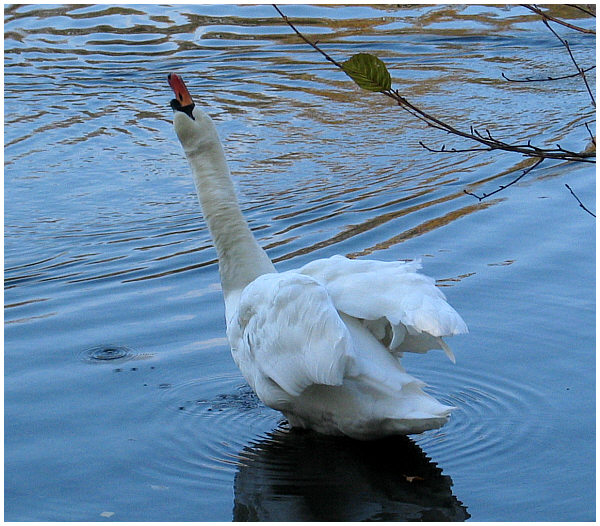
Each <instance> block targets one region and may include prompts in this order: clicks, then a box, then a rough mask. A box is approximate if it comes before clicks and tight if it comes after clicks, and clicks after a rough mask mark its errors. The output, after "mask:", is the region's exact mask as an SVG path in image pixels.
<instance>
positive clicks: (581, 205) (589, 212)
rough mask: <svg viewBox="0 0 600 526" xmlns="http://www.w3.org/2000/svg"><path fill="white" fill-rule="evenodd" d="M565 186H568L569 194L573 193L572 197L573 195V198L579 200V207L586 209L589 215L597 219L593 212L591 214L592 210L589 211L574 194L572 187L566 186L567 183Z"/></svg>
mask: <svg viewBox="0 0 600 526" xmlns="http://www.w3.org/2000/svg"><path fill="white" fill-rule="evenodd" d="M565 186H566V187H567V188H568V189H569V192H571V195H572V196H573V197H574V198H575V199H577V202H578V203H579V206H580V207H581V208H583V209H584V210H585V211H586V212H587V213H588V214H590V215H591V216H594V217H596V214H594V213H593V212H591V211H590V210H588V209H587V208H586V207H585V205H584V204H583V203H582V202H581V200H580V199H579V197H577V196H576V195H575V192H573V190H571V187H570V186H569V185H568V184H566V183H565Z"/></svg>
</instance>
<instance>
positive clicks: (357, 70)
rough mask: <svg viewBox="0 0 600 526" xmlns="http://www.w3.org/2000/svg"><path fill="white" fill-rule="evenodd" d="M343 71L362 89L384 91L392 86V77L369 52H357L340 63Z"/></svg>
mask: <svg viewBox="0 0 600 526" xmlns="http://www.w3.org/2000/svg"><path fill="white" fill-rule="evenodd" d="M342 67H343V68H344V72H345V73H346V75H348V76H349V77H350V78H351V79H352V80H353V81H354V82H356V83H357V84H358V85H359V86H360V87H361V88H362V89H366V90H368V91H386V90H389V89H390V88H391V87H392V77H391V76H390V72H389V71H388V70H387V68H386V67H385V64H384V63H383V62H382V61H381V60H379V59H378V58H377V57H376V56H374V55H370V54H369V53H359V54H358V55H354V56H353V57H350V58H349V59H348V60H346V62H344V63H343V64H342Z"/></svg>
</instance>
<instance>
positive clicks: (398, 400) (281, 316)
mask: <svg viewBox="0 0 600 526" xmlns="http://www.w3.org/2000/svg"><path fill="white" fill-rule="evenodd" d="M168 82H169V85H170V86H171V88H172V90H173V92H174V93H175V98H174V99H173V100H172V101H171V107H172V109H173V126H174V129H175V132H176V135H177V137H178V138H179V141H180V142H181V145H182V147H183V151H184V153H185V156H186V157H187V160H188V163H189V165H190V168H191V171H192V174H193V178H194V182H195V186H196V190H197V193H198V198H199V201H200V206H201V209H202V214H203V216H204V220H205V221H206V223H207V226H208V229H209V231H210V235H211V237H212V239H213V242H214V246H215V248H216V251H217V255H218V260H219V274H220V279H221V287H222V291H223V296H224V301H225V317H226V324H227V338H228V340H229V344H230V346H231V354H232V356H233V360H234V361H235V363H236V365H237V366H238V367H239V369H240V371H241V373H242V375H243V376H244V378H245V379H246V381H247V382H248V384H249V385H250V386H251V387H252V389H253V390H254V392H255V393H256V395H257V396H258V398H260V400H262V401H263V403H265V404H266V405H267V406H269V407H271V408H273V409H276V410H278V411H280V412H282V413H283V415H284V416H285V418H286V419H287V421H288V422H289V424H290V426H291V427H299V428H309V429H312V430H314V431H317V432H319V433H323V434H329V435H346V436H349V437H352V438H355V439H360V440H370V439H375V438H381V437H384V436H388V435H395V434H401V435H405V434H413V433H421V432H423V431H426V430H428V429H435V428H438V427H441V426H442V425H444V424H445V423H446V421H447V420H448V418H449V415H450V412H451V411H452V410H453V409H455V408H454V407H451V406H448V405H444V404H442V403H440V402H438V401H437V400H436V399H435V398H433V397H432V396H430V395H429V394H427V393H426V392H425V391H424V390H423V387H424V386H425V384H424V382H422V381H420V380H418V379H417V378H415V377H413V376H411V375H409V374H408V373H407V372H406V370H405V369H404V367H403V366H402V363H401V358H402V355H403V353H404V352H414V353H425V352H427V351H429V350H431V349H442V350H444V351H445V353H446V354H447V355H448V357H449V358H450V359H451V360H452V361H453V362H454V355H453V354H452V351H451V350H450V348H449V347H448V346H447V344H446V343H445V342H444V341H443V339H442V337H443V336H450V335H454V334H461V333H466V332H467V326H466V324H465V322H464V321H463V320H462V318H461V317H460V315H459V314H458V313H457V312H456V311H455V310H454V309H453V308H452V307H451V306H450V305H449V304H448V303H447V302H446V299H445V297H444V295H443V294H442V292H441V291H440V290H439V289H438V288H437V287H436V286H435V281H434V280H433V279H432V278H429V277H427V276H425V275H423V274H420V273H418V269H419V268H420V263H419V262H407V263H405V262H396V261H393V262H383V261H373V260H362V259H348V258H346V257H343V256H339V255H336V256H333V257H330V258H327V259H319V260H316V261H312V262H311V263H308V264H307V265H304V266H303V267H301V268H299V269H297V270H290V271H286V272H277V270H275V267H274V266H273V263H272V262H271V260H270V259H269V257H268V256H267V254H266V252H265V251H264V250H263V249H262V248H261V247H260V246H259V244H258V242H257V241H256V239H255V238H254V236H253V234H252V232H251V231H250V228H249V227H248V224H247V223H246V221H245V219H244V217H243V216H242V212H241V210H240V207H239V205H238V201H237V198H236V194H235V190H234V186H233V183H232V180H231V177H230V174H229V169H228V166H227V161H226V159H225V154H224V152H223V147H222V145H221V141H220V140H219V136H218V134H217V130H216V128H215V125H214V124H213V122H212V120H211V119H210V117H209V116H208V115H206V114H205V113H204V112H203V111H201V110H200V109H199V108H198V107H197V106H196V105H195V104H194V102H193V100H192V97H191V96H190V93H189V91H188V89H187V87H186V85H185V83H184V82H183V79H182V78H181V77H180V76H178V75H177V74H175V73H171V74H169V75H168Z"/></svg>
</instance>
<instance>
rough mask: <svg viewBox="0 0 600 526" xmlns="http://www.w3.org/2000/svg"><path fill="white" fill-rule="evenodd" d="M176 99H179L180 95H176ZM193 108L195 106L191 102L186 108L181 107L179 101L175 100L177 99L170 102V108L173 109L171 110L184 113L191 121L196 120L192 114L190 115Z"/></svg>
mask: <svg viewBox="0 0 600 526" xmlns="http://www.w3.org/2000/svg"><path fill="white" fill-rule="evenodd" d="M178 97H179V98H181V95H178ZM194 106H195V104H194V103H193V102H192V103H191V104H188V105H187V106H182V105H181V102H180V101H179V100H177V99H172V100H171V108H173V110H175V111H181V112H183V113H185V114H186V115H187V116H188V117H190V119H192V120H193V121H195V120H196V119H194V114H193V113H192V111H193V110H194Z"/></svg>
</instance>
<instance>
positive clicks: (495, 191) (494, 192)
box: [463, 158, 544, 201]
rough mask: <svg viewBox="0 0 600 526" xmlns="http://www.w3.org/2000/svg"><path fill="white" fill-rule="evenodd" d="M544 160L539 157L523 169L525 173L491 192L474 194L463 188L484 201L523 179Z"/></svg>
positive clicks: (468, 193)
mask: <svg viewBox="0 0 600 526" xmlns="http://www.w3.org/2000/svg"><path fill="white" fill-rule="evenodd" d="M542 162H544V158H541V159H538V160H537V161H536V162H535V163H534V164H532V165H531V166H530V167H529V168H526V169H525V170H523V173H522V174H521V175H519V176H518V177H516V178H515V179H513V180H512V181H511V182H510V183H508V184H505V185H501V186H500V187H498V188H496V190H494V191H493V192H490V193H489V194H482V195H477V194H474V193H472V192H469V191H467V190H463V191H464V192H465V194H467V195H472V196H473V197H476V198H477V199H479V200H480V201H483V200H484V199H485V198H487V197H490V196H491V195H494V194H497V193H498V192H501V191H502V190H504V189H506V188H508V187H509V186H512V185H513V184H515V183H517V182H518V181H520V180H521V179H523V177H525V176H526V175H527V174H528V173H529V172H531V170H533V169H534V168H535V167H537V166H539V165H540V164H541V163H542Z"/></svg>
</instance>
